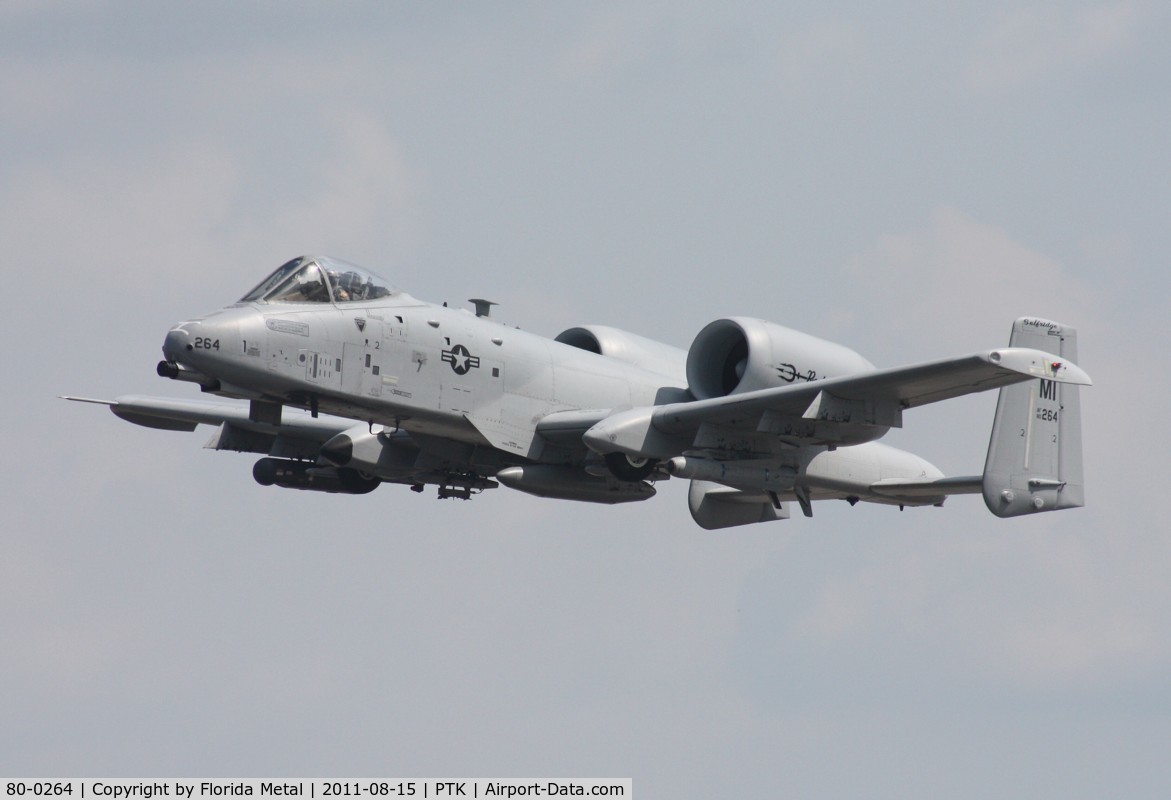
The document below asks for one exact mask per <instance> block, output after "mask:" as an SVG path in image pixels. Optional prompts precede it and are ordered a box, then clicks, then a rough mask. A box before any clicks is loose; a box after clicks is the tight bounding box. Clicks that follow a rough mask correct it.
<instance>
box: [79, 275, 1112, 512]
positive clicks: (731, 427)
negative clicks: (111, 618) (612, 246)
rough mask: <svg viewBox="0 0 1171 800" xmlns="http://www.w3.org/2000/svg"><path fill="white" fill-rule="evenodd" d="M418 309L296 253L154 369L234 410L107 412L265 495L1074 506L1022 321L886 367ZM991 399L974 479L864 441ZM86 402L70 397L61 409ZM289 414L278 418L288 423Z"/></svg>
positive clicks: (152, 402) (1051, 391) (1046, 374)
mask: <svg viewBox="0 0 1171 800" xmlns="http://www.w3.org/2000/svg"><path fill="white" fill-rule="evenodd" d="M471 302H472V303H474V304H475V306H476V311H475V313H474V314H473V313H471V312H470V311H466V310H458V309H454V308H448V307H447V306H446V304H445V305H443V306H437V305H433V304H430V303H425V302H423V301H420V300H416V299H415V298H413V297H411V296H410V295H409V294H407V293H406V292H403V291H401V290H399V289H398V288H396V287H394V286H393V285H391V284H390V283H388V282H386V281H385V280H383V279H382V278H380V277H378V276H376V275H374V274H373V273H371V272H369V271H367V270H365V269H362V268H360V267H357V266H354V265H352V264H348V263H345V262H343V261H340V260H337V259H332V258H323V257H312V256H305V257H301V258H295V259H293V260H292V261H289V262H288V263H287V264H284V265H283V266H281V267H279V268H278V269H277V270H276V271H275V272H273V273H272V274H271V275H269V276H268V277H267V278H265V279H264V280H263V281H262V282H261V283H260V284H259V285H258V286H257V287H256V288H255V289H253V290H252V291H250V292H248V293H247V294H246V295H245V296H244V297H243V298H242V299H241V300H240V301H239V302H237V303H233V304H232V305H230V306H227V307H226V308H223V309H221V310H219V311H216V312H214V313H211V314H208V315H207V316H204V317H199V318H196V319H193V320H190V321H188V322H183V323H180V324H179V325H176V326H175V327H174V328H172V329H171V330H170V331H169V332H168V333H167V335H166V340H165V341H164V343H163V355H164V360H163V361H161V362H160V363H159V365H158V374H159V375H161V376H163V377H166V378H171V379H175V380H179V381H188V382H191V383H194V384H197V385H199V387H200V388H201V389H202V391H203V392H205V393H208V394H214V395H219V396H222V397H227V398H235V399H237V400H246V401H248V402H247V403H246V404H239V403H231V404H228V403H224V402H219V401H199V400H176V399H166V398H157V397H143V396H125V397H120V398H118V399H117V400H113V401H104V400H95V401H90V402H98V403H105V404H106V405H109V406H110V408H111V409H112V410H113V412H114V413H115V414H116V415H118V416H119V417H121V418H123V419H125V420H129V421H130V422H134V423H137V424H139V425H145V426H148V427H153V428H161V429H164V430H188V431H190V430H194V429H195V428H196V426H197V425H201V424H203V425H209V426H213V427H214V428H215V434H214V435H213V436H212V438H211V441H210V442H209V443H208V445H207V446H208V447H210V448H214V449H217V450H236V451H241V452H253V453H262V454H263V455H264V457H263V458H261V459H260V460H259V461H258V462H256V465H255V467H254V468H253V475H254V477H255V479H256V480H257V481H258V482H259V483H261V484H264V485H275V486H283V487H287V488H292V489H309V490H316V491H326V492H347V493H353V494H361V493H365V492H368V491H370V490H372V489H374V488H375V487H377V486H378V485H379V484H381V483H399V484H406V485H407V486H410V487H411V488H412V489H414V490H415V491H419V492H421V491H423V490H424V487H425V486H426V485H427V484H434V485H436V486H437V487H438V492H439V497H441V498H445V497H456V498H464V499H467V498H469V497H470V496H471V495H472V494H475V493H478V492H479V491H481V490H484V489H489V488H494V487H496V486H498V485H499V484H504V485H505V486H508V487H511V488H513V489H518V490H520V491H522V492H528V493H530V494H535V495H539V496H542V497H553V498H561V499H565V500H580V501H586V502H596V503H622V502H628V501H634V500H646V499H648V498H650V497H652V496H653V495H654V494H655V489H654V483H655V482H657V481H659V480H665V479H668V478H671V477H675V478H687V479H690V480H691V487H690V492H689V498H688V500H689V505H690V508H691V514H692V517H693V518H694V519H695V521H696V522H697V523H698V524H699V525H701V526H703V527H704V528H709V529H715V528H726V527H730V526H734V525H744V524H748V523H754V522H766V521H770V520H777V519H785V518H787V517H788V516H789V512H790V506H791V505H792V504H793V503H796V504H797V506H798V507H799V508H800V509H801V511H802V512H803V513H804V514H805V516H811V515H812V513H813V502H814V501H816V500H829V499H838V500H845V501H847V502H849V503H850V504H851V505H853V504H855V503H857V502H858V501H865V502H870V503H882V504H886V505H895V506H899V507H905V506H922V505H941V504H942V503H943V501H944V500H945V499H946V497H947V496H948V495H952V494H966V493H978V492H981V493H983V495H984V501H985V503H986V504H987V506H988V508H989V509H991V511H992V512H993V513H994V514H996V515H997V516H1001V517H1011V516H1017V515H1021V514H1029V513H1034V512H1038V511H1052V510H1056V509H1063V508H1073V507H1077V506H1081V505H1083V503H1084V486H1083V478H1082V463H1081V421H1080V414H1079V407H1078V388H1077V387H1078V386H1079V385H1080V386H1088V385H1089V384H1090V379H1089V376H1087V375H1086V373H1085V372H1084V371H1082V370H1081V369H1080V368H1079V367H1078V366H1077V365H1076V364H1075V361H1076V359H1077V352H1076V333H1075V331H1074V330H1073V329H1072V328H1070V327H1068V326H1066V325H1062V324H1060V323H1057V322H1050V321H1048V320H1043V319H1038V318H1034V317H1023V318H1021V319H1018V320H1017V321H1016V322H1015V323H1014V324H1013V327H1012V336H1011V339H1010V341H1009V346H1008V347H1003V348H997V349H993V350H984V351H981V352H977V353H973V354H971V355H966V356H961V357H959V358H946V359H942V360H939V361H931V362H926V363H921V364H912V365H910V366H904V367H896V368H893V369H876V368H875V367H874V366H873V365H872V364H871V363H870V362H869V361H867V360H866V359H865V358H863V357H862V356H860V355H859V354H858V353H856V352H854V351H853V350H850V349H848V348H846V347H843V346H842V345H839V344H834V343H832V342H828V341H825V340H822V339H818V338H815V337H813V336H810V335H807V334H804V333H800V332H798V331H795V330H791V329H789V328H785V327H782V326H780V325H776V324H773V323H771V322H765V321H764V320H759V319H749V318H742V317H731V318H727V319H718V320H716V321H715V322H712V323H711V324H709V325H707V326H706V327H705V328H703V329H702V330H701V331H700V332H699V334H698V335H697V336H696V337H695V340H694V342H693V343H692V345H691V347H690V349H689V350H687V351H686V352H684V351H682V350H678V349H676V348H674V347H671V346H668V345H666V344H661V343H659V342H655V341H652V340H650V339H645V338H643V337H641V336H636V335H634V334H631V333H627V332H625V331H622V330H618V329H615V328H610V327H603V326H584V327H574V328H570V329H568V330H566V331H564V332H563V333H561V334H560V335H558V336H557V337H556V338H554V339H548V338H545V337H542V336H538V335H535V334H532V333H527V332H525V331H521V330H517V329H515V328H511V327H507V326H505V325H502V324H499V323H498V322H496V321H495V320H493V319H491V318H490V317H489V313H488V312H489V308H490V306H491V305H492V304H491V303H489V302H487V301H483V300H472V301H471ZM988 389H999V390H1000V398H999V402H998V405H997V408H996V416H995V419H994V421H993V425H992V435H991V441H990V443H989V448H988V454H987V460H986V462H985V465H984V472H983V474H982V475H975V476H967V477H945V476H944V475H943V474H942V473H941V472H940V471H939V470H938V469H936V468H935V467H934V466H932V465H931V464H930V463H928V462H927V461H925V460H923V459H922V458H920V457H919V456H916V455H913V454H911V453H908V452H904V451H901V450H896V449H894V448H892V447H888V446H885V445H883V444H880V443H878V441H877V440H878V439H880V438H881V437H882V436H883V435H884V434H885V433H886V432H887V431H888V430H889V429H890V428H892V427H899V426H901V425H902V423H903V415H904V413H905V412H906V411H908V410H909V409H912V408H915V407H916V406H921V405H924V404H926V403H934V402H937V401H939V400H946V399H948V398H952V397H958V396H960V395H965V394H969V393H972V392H980V391H985V390H988ZM69 399H78V400H81V399H85V398H69ZM290 408H292V409H308V410H309V412H310V413H309V414H306V413H305V412H304V411H290V410H288V409H290Z"/></svg>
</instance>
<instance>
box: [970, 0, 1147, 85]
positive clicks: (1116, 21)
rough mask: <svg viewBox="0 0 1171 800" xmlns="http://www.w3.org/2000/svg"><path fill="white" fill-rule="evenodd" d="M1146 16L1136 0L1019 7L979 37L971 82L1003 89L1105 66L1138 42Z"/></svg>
mask: <svg viewBox="0 0 1171 800" xmlns="http://www.w3.org/2000/svg"><path fill="white" fill-rule="evenodd" d="M1142 18H1143V14H1142V13H1141V11H1140V10H1139V7H1138V6H1136V5H1135V4H1134V3H1131V2H1122V3H1115V4H1111V5H1099V6H1092V7H1086V8H1080V9H1072V8H1067V7H1062V6H1059V5H1045V6H1040V7H1026V8H1014V9H1012V10H1010V11H1007V12H1004V13H1002V14H1001V16H1000V18H999V19H998V20H997V21H996V23H995V24H994V25H993V26H992V27H991V28H990V29H989V30H988V31H986V32H985V33H984V34H983V35H982V36H980V37H979V38H978V39H977V40H976V42H975V44H974V46H973V48H972V53H971V56H970V58H969V63H968V67H967V70H966V72H965V78H966V81H967V84H968V86H969V87H970V88H972V89H974V90H976V91H977V92H980V93H988V94H995V93H1002V92H1006V91H1011V90H1013V89H1017V88H1021V87H1026V86H1034V85H1039V84H1043V83H1045V82H1047V81H1049V80H1050V79H1052V78H1055V77H1060V76H1062V75H1063V74H1065V73H1069V72H1072V71H1074V70H1077V69H1078V68H1081V67H1087V66H1092V65H1097V64H1100V63H1102V62H1104V61H1106V60H1108V59H1109V58H1111V57H1112V56H1114V55H1116V54H1117V53H1119V52H1121V51H1123V50H1124V49H1125V48H1126V47H1127V46H1128V45H1130V44H1131V43H1132V42H1133V41H1134V38H1135V35H1136V33H1137V32H1138V29H1139V26H1140V25H1141V23H1142Z"/></svg>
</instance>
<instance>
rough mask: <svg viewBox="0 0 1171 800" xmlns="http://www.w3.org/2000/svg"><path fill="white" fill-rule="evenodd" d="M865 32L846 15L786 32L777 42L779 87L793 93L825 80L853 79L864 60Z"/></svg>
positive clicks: (804, 91)
mask: <svg viewBox="0 0 1171 800" xmlns="http://www.w3.org/2000/svg"><path fill="white" fill-rule="evenodd" d="M866 45H867V42H866V34H865V31H864V30H863V29H862V27H861V25H859V24H858V23H857V22H854V21H852V20H849V19H842V18H829V19H823V20H818V21H816V22H813V23H811V24H809V25H806V26H804V27H802V28H798V29H796V30H793V31H791V32H787V33H786V34H785V35H784V36H783V37H782V38H781V41H780V42H779V43H778V44H777V71H778V75H779V78H780V81H781V86H782V87H783V89H784V90H785V91H786V92H787V93H789V94H794V95H809V94H812V93H814V92H816V91H819V90H823V89H824V88H825V85H826V83H827V81H828V82H831V83H832V82H838V81H841V80H846V79H850V80H852V79H854V78H855V77H856V76H858V75H859V74H860V72H861V71H862V70H863V68H864V66H865V62H866Z"/></svg>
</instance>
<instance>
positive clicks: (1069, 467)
mask: <svg viewBox="0 0 1171 800" xmlns="http://www.w3.org/2000/svg"><path fill="white" fill-rule="evenodd" d="M1009 345H1010V346H1011V347H1031V348H1035V349H1037V350H1043V351H1045V352H1047V353H1052V354H1054V355H1055V356H1060V357H1061V358H1062V359H1064V360H1065V361H1067V362H1070V363H1074V364H1076V363H1077V331H1075V330H1074V329H1073V328H1071V327H1069V326H1068V325H1062V324H1061V323H1058V322H1051V321H1049V320H1044V319H1038V318H1036V317H1022V318H1021V319H1018V320H1017V321H1016V322H1015V323H1013V326H1012V338H1011V340H1010V341H1009ZM983 484H984V486H983V488H984V502H985V503H986V504H987V505H988V508H989V510H990V511H991V512H992V513H993V514H995V515H996V516H998V517H1016V516H1020V515H1022V514H1033V513H1036V512H1038V511H1056V510H1059V509H1062V508H1078V507H1080V506H1083V505H1085V482H1084V479H1083V477H1082V421H1081V408H1080V405H1079V400H1078V387H1077V386H1075V385H1072V384H1068V383H1058V382H1056V381H1051V380H1045V379H1038V380H1030V381H1025V382H1023V383H1016V384H1013V385H1011V386H1006V387H1004V388H1003V389H1001V390H1000V399H999V400H998V401H997V404H996V420H995V422H994V423H993V425H992V439H991V441H989V443H988V460H987V461H986V462H985V463H984V482H983Z"/></svg>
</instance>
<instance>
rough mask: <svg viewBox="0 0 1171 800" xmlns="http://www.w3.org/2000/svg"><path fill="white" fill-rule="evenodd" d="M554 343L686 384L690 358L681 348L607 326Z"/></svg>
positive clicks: (586, 328)
mask: <svg viewBox="0 0 1171 800" xmlns="http://www.w3.org/2000/svg"><path fill="white" fill-rule="evenodd" d="M554 341H558V342H561V343H562V344H567V345H569V346H570V347H576V348H577V349H578V350H586V351H588V352H590V353H597V354H599V355H603V356H606V357H607V358H613V359H615V360H617V361H622V362H624V363H627V364H633V365H634V366H636V367H639V368H641V369H645V370H649V371H651V372H657V373H659V374H660V375H668V376H670V377H672V378H677V379H678V380H679V383H680V385H682V383H683V379H684V376H685V374H686V371H685V370H684V364H685V362H686V360H687V354H686V353H685V352H683V351H682V350H680V349H679V348H678V347H672V346H671V345H669V344H663V343H662V342H656V341H655V340H654V339H647V338H646V337H644V336H638V335H636V334H633V333H628V332H626V331H624V330H620V329H618V328H610V327H607V326H606V325H583V326H581V327H577V328H570V329H568V330H564V331H562V332H561V333H559V334H557V337H556V339H555V340H554Z"/></svg>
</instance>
